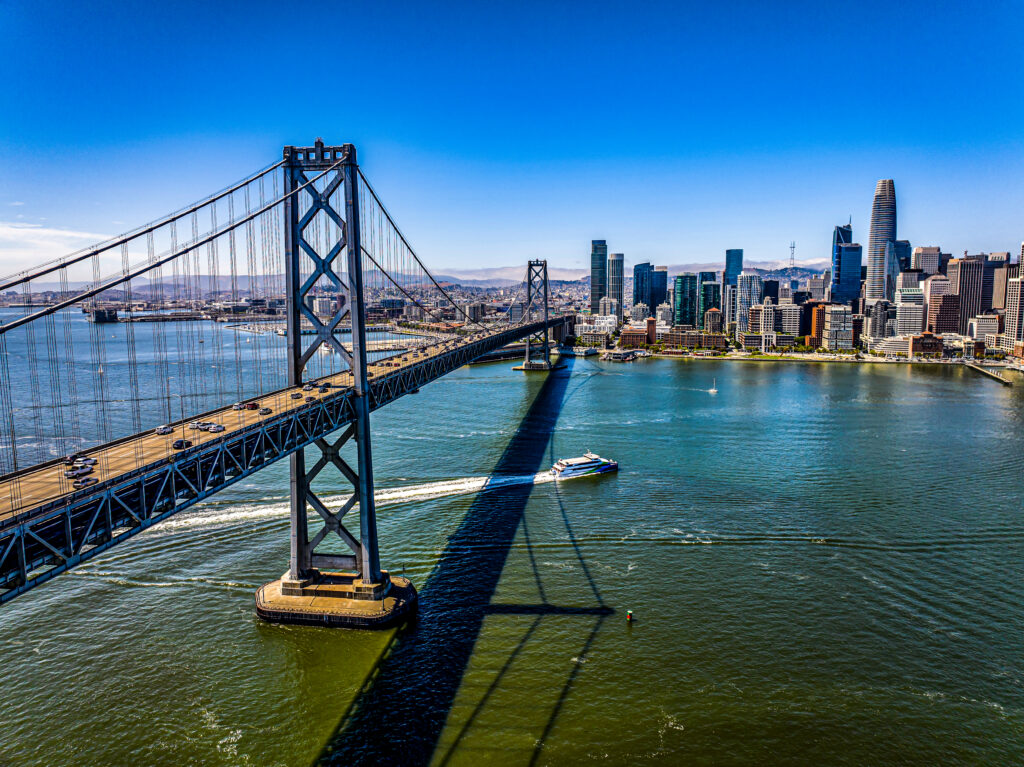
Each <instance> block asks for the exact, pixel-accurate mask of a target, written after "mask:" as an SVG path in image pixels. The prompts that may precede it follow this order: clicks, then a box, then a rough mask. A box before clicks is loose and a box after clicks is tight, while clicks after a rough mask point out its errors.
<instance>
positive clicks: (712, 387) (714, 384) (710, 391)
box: [708, 378, 718, 394]
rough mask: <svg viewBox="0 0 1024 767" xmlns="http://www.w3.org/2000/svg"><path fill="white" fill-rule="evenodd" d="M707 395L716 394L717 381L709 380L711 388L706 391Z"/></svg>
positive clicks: (714, 379)
mask: <svg viewBox="0 0 1024 767" xmlns="http://www.w3.org/2000/svg"><path fill="white" fill-rule="evenodd" d="M708 394H718V379H717V378H712V379H711V388H710V389H708Z"/></svg>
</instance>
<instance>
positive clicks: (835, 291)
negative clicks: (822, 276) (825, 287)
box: [829, 226, 864, 304]
mask: <svg viewBox="0 0 1024 767" xmlns="http://www.w3.org/2000/svg"><path fill="white" fill-rule="evenodd" d="M843 238H846V239H843ZM863 252H864V251H863V249H862V248H861V246H860V245H858V244H856V243H854V242H853V227H852V226H837V227H836V228H835V231H834V232H833V234H832V284H831V285H830V286H829V288H830V291H831V296H832V300H833V301H835V302H836V303H840V304H848V303H850V302H851V301H855V300H856V299H857V298H858V297H859V296H860V266H861V261H862V259H863Z"/></svg>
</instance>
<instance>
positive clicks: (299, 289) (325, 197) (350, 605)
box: [257, 139, 416, 628]
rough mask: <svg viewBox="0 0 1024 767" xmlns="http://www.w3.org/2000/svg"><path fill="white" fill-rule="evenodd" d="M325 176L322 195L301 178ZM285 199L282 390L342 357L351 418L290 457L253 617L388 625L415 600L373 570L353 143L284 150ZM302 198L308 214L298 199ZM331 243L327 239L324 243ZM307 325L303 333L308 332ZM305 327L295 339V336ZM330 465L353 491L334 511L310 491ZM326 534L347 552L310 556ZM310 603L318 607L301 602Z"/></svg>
mask: <svg viewBox="0 0 1024 767" xmlns="http://www.w3.org/2000/svg"><path fill="white" fill-rule="evenodd" d="M325 171H328V173H327V175H326V176H325V179H326V181H325V183H324V184H323V185H321V186H322V188H321V189H319V190H318V189H317V186H316V185H314V184H310V183H309V181H310V176H311V175H315V174H318V173H323V172H325ZM284 176H285V188H284V191H285V194H286V195H287V198H286V200H285V209H284V226H285V234H284V236H285V243H284V247H285V250H284V260H285V292H286V301H287V308H286V311H287V324H286V327H287V338H288V355H287V359H288V385H289V386H302V385H303V384H304V383H306V379H304V378H303V372H304V371H305V368H306V365H307V364H308V363H309V360H310V359H311V357H312V356H313V354H314V353H316V352H317V351H318V350H319V349H320V348H321V347H322V346H325V345H326V346H329V347H330V348H331V349H332V350H333V351H334V352H336V353H337V354H339V355H341V357H342V359H344V360H345V362H346V363H347V364H348V367H349V370H350V371H351V374H352V387H353V405H354V412H355V419H354V421H353V423H351V424H350V425H349V426H348V427H347V428H346V429H345V430H344V431H343V432H342V433H341V436H340V437H338V439H337V440H335V441H333V442H328V441H327V439H325V438H321V439H317V440H316V442H315V443H314V444H315V445H316V447H317V448H318V450H319V453H320V455H319V456H318V457H317V459H316V461H315V463H314V464H313V466H312V467H311V468H307V465H306V456H305V451H304V450H299V451H297V452H295V453H292V455H291V458H290V461H291V467H290V468H291V514H290V516H291V558H290V560H289V567H288V572H287V573H285V575H284V576H282V578H281V579H280V580H278V581H274V582H272V583H269V584H267V585H266V586H264V587H263V588H262V589H261V590H260V593H259V594H258V596H257V612H258V613H259V615H260V617H262V618H265V619H267V620H271V621H277V622H284V623H307V624H317V625H325V624H326V625H338V626H355V627H360V628H371V627H375V626H383V625H389V624H391V623H393V622H394V621H395V620H397V619H399V618H400V617H401V615H403V614H404V613H407V612H409V611H410V610H412V609H413V608H414V607H415V604H416V590H415V588H414V587H413V586H412V584H411V583H410V582H409V581H408V580H407V579H405V578H400V577H398V576H391V575H390V574H389V573H387V572H386V571H384V570H381V568H380V553H379V551H378V547H377V514H376V507H375V505H374V497H373V458H372V453H371V450H370V402H369V394H370V388H369V378H368V375H367V364H366V363H367V360H366V348H367V347H366V325H365V320H366V307H365V303H364V295H363V261H362V247H361V242H360V214H359V178H358V176H359V173H358V165H357V163H356V149H355V147H354V146H353V145H352V144H344V145H342V146H324V143H323V141H322V140H320V139H317V140H316V142H315V145H314V146H312V147H293V146H286V147H285V148H284ZM300 194H302V195H308V196H309V197H310V198H311V199H310V200H308V203H309V205H308V208H307V207H305V206H304V205H302V204H300V199H301V198H300V197H299V195H300ZM321 213H322V214H323V216H324V217H326V219H327V220H328V221H329V222H333V223H334V224H335V225H336V227H335V228H334V229H333V230H331V229H330V227H323V228H325V229H327V230H328V231H334V232H336V234H335V235H334V236H332V237H331V238H330V239H329V240H328V245H329V249H328V250H327V252H326V253H325V254H323V255H321V254H320V253H318V252H317V249H316V247H315V246H314V243H313V238H311V237H310V238H307V230H311V229H312V227H313V225H314V221H315V220H316V219H317V218H318V217H320V220H321V222H323V218H322V217H321ZM331 240H333V241H331ZM319 285H328V286H329V287H331V288H333V289H334V290H335V291H336V292H337V296H338V301H337V308H336V310H335V312H334V315H333V316H332V317H331V318H330V319H329V320H328V321H327V322H326V323H325V322H322V321H321V318H320V317H318V316H317V314H316V313H315V312H314V311H313V307H312V299H313V295H314V294H315V292H316V291H315V288H316V287H317V286H319ZM343 323H345V324H348V325H350V326H351V330H352V351H351V353H350V352H349V351H348V350H347V349H346V348H345V347H344V345H343V344H342V343H341V342H340V341H339V340H338V339H337V338H336V336H335V330H336V329H338V328H339V327H342V326H343ZM304 324H305V325H306V326H307V328H310V327H311V328H312V332H311V333H310V332H309V331H308V329H306V328H304V327H303V325H304ZM304 330H306V332H305V333H304V332H303V331H304ZM349 441H353V442H354V445H355V452H356V466H355V468H354V469H353V468H352V467H351V466H349V464H348V463H347V462H346V461H345V460H344V459H343V458H342V457H341V452H340V451H341V448H342V446H343V445H345V444H346V443H348V442H349ZM328 466H332V467H334V468H335V469H337V471H338V472H339V473H340V474H341V475H342V476H344V477H345V478H346V479H347V480H348V481H349V482H350V483H351V485H352V488H353V492H352V495H351V496H350V497H349V498H348V500H347V501H346V502H345V503H344V504H343V505H342V506H341V507H340V508H339V509H337V510H333V511H332V510H331V509H329V508H328V506H327V504H326V503H325V502H324V501H323V500H321V499H320V498H319V497H318V496H317V495H316V493H314V492H313V490H312V489H311V483H312V481H313V479H314V478H315V477H316V476H317V475H318V474H320V472H321V471H323V470H324V469H326V468H327V467H328ZM356 506H358V509H359V537H358V538H356V537H355V536H354V535H352V533H351V532H349V530H348V529H347V528H346V527H345V524H344V522H343V520H344V517H345V515H346V514H347V513H348V512H349V511H351V510H352V509H353V508H354V507H356ZM310 508H312V509H313V510H314V511H316V512H317V514H318V515H319V516H320V518H321V520H322V521H323V527H322V528H321V529H320V530H319V532H317V533H316V535H314V536H313V537H312V538H310V537H309V529H308V513H309V509H310ZM331 533H335V534H336V535H337V536H338V537H339V538H340V539H341V540H342V541H343V542H344V543H345V544H346V545H347V546H348V548H349V549H351V551H352V553H351V554H325V553H317V547H318V546H319V545H320V544H321V543H322V542H323V541H324V539H325V538H327V536H328V535H330V534H331ZM311 597H316V598H318V599H316V600H315V602H316V603H317V604H318V605H319V606H318V607H315V608H314V607H312V606H310V604H311V603H313V602H314V600H313V599H311Z"/></svg>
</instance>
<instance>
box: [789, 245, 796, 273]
mask: <svg viewBox="0 0 1024 767" xmlns="http://www.w3.org/2000/svg"><path fill="white" fill-rule="evenodd" d="M789 268H790V269H795V268H796V242H794V241H791V242H790V243H789Z"/></svg>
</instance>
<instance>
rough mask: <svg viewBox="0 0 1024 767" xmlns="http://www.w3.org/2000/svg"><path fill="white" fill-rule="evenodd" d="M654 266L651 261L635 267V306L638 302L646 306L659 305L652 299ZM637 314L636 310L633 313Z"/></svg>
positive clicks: (633, 314)
mask: <svg viewBox="0 0 1024 767" xmlns="http://www.w3.org/2000/svg"><path fill="white" fill-rule="evenodd" d="M653 276H654V267H652V266H651V265H650V263H649V262H644V263H642V264H637V265H636V266H634V267H633V308H634V310H635V309H636V305H637V304H644V305H645V306H657V304H655V303H653V302H652V301H651V283H652V282H653V279H652V278H653ZM632 316H634V317H635V316H636V312H635V311H634V312H633V313H632Z"/></svg>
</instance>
